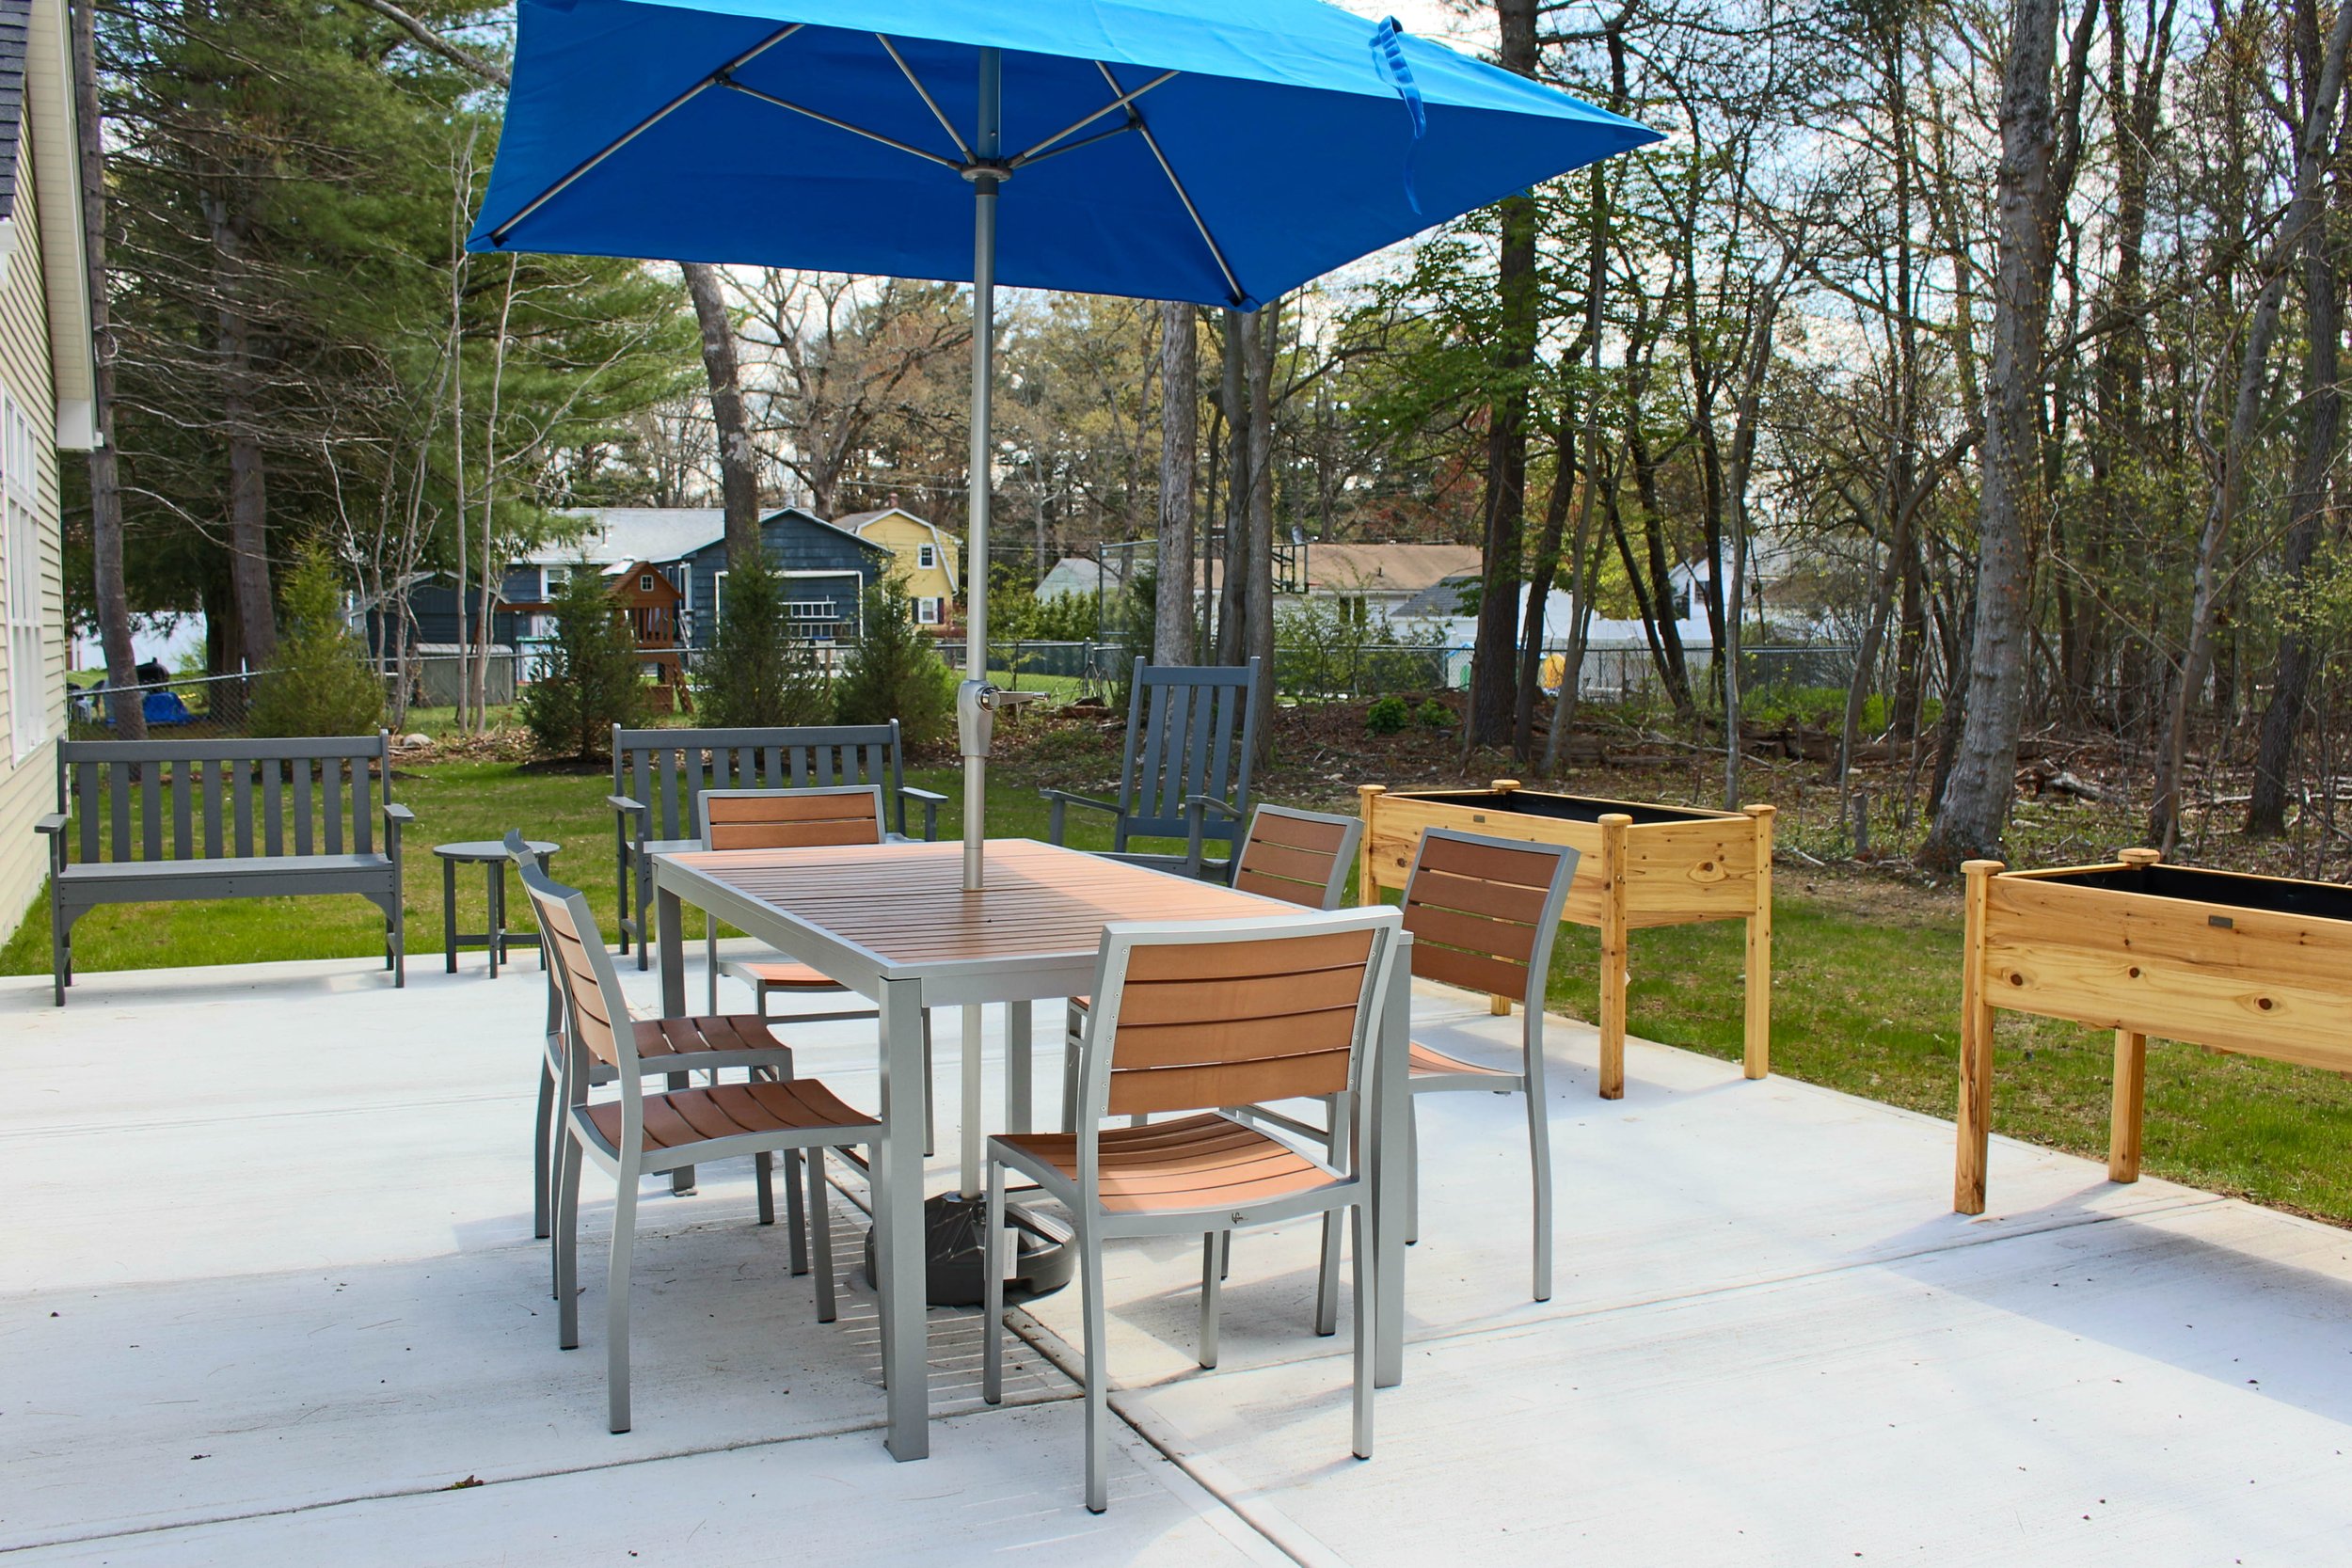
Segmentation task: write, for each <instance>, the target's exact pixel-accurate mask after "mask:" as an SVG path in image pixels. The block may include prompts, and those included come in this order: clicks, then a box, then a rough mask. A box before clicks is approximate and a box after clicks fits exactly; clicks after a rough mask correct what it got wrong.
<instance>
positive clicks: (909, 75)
mask: <svg viewBox="0 0 2352 1568" xmlns="http://www.w3.org/2000/svg"><path fill="white" fill-rule="evenodd" d="M874 38H875V40H876V41H878V42H879V43H881V45H882V47H883V48H884V49H886V50H888V51H889V52H890V57H891V58H892V59H893V60H895V61H897V62H898V71H899V72H900V74H902V75H904V76H905V77H906V79H907V86H909V87H913V88H914V91H915V94H916V96H918V97H920V98H921V99H922V100H923V106H924V107H925V108H927V109H929V110H930V112H931V118H932V119H936V120H937V121H939V128H940V129H941V130H943V131H945V132H946V133H947V139H948V140H949V141H951V142H954V143H955V144H956V151H957V152H959V153H961V155H962V157H963V161H964V162H965V163H967V164H972V163H977V161H978V160H977V159H976V158H974V157H973V156H972V149H971V147H970V145H969V144H968V143H966V142H965V141H964V139H963V137H962V136H961V135H960V134H959V133H958V132H957V130H956V126H955V122H954V121H953V120H951V119H948V118H947V115H946V111H945V110H943V109H942V108H940V106H939V100H937V99H936V98H933V97H932V96H931V90H930V88H929V87H925V86H924V85H923V82H922V79H921V78H920V77H918V76H916V75H915V74H914V67H913V66H911V65H909V64H907V62H906V56H905V55H901V54H899V53H898V45H897V44H895V43H893V42H891V41H890V39H889V37H888V36H887V35H885V34H882V33H876V34H875V35H874Z"/></svg>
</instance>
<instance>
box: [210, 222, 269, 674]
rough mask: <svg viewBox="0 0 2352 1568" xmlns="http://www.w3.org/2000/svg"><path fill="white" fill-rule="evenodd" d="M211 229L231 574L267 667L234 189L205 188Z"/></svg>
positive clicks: (264, 492) (260, 492)
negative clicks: (231, 192)
mask: <svg viewBox="0 0 2352 1568" xmlns="http://www.w3.org/2000/svg"><path fill="white" fill-rule="evenodd" d="M204 212H205V217H206V219H207V220H208V222H209V224H210V226H211V229H212V240H213V266H214V286H215V290H216V291H217V295H218V299H219V306H218V308H217V309H216V310H215V324H216V327H217V332H218V337H217V339H216V340H215V341H216V343H217V348H218V353H219V356H220V360H219V363H220V419H221V427H222V431H223V435H224V437H225V439H226V442H227V445H228V449H229V580H230V587H231V588H232V590H233V591H234V593H235V595H236V605H237V626H238V631H239V635H240V640H241V641H242V642H243V644H244V648H245V658H246V667H247V668H248V669H252V670H266V669H268V668H269V667H270V666H271V665H272V664H274V663H276V662H277V659H278V620H277V612H276V610H275V607H274V606H273V605H272V603H271V600H270V569H269V489H268V472H267V467H266V465H265V463H264V461H263V459H262V444H261V437H260V420H261V410H260V408H259V407H258V406H257V402H256V390H257V384H258V377H257V375H256V373H255V372H254V367H253V324H252V322H250V321H249V320H247V319H246V313H245V306H244V303H243V302H244V295H245V277H244V269H245V218H244V214H242V213H240V212H238V211H237V210H236V206H235V198H233V197H231V196H228V195H224V194H218V193H209V192H208V193H207V194H206V195H205V197H204Z"/></svg>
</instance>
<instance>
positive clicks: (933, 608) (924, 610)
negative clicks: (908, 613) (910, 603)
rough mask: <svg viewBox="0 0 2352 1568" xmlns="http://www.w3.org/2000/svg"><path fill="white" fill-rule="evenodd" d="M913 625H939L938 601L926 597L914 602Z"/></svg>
mask: <svg viewBox="0 0 2352 1568" xmlns="http://www.w3.org/2000/svg"><path fill="white" fill-rule="evenodd" d="M914 624H915V625H916V626H937V625H939V601H938V600H937V599H935V598H928V597H926V598H920V599H917V600H915V601H914Z"/></svg>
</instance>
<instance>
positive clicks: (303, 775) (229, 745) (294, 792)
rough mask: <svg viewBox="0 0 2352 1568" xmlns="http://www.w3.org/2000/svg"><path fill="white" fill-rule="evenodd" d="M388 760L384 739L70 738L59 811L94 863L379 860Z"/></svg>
mask: <svg viewBox="0 0 2352 1568" xmlns="http://www.w3.org/2000/svg"><path fill="white" fill-rule="evenodd" d="M390 758H391V748H390V741H389V736H386V735H385V733H384V732H382V731H380V730H379V731H377V732H376V733H375V734H374V735H338V736H302V737H299V738H289V739H277V740H198V739H184V740H67V741H61V742H59V743H58V746H57V810H58V811H60V812H64V813H69V814H75V815H76V816H77V822H76V827H77V831H76V832H75V834H74V838H75V840H77V841H78V842H77V843H76V845H75V847H74V849H73V858H74V859H75V860H78V861H80V862H82V863H85V864H89V863H96V862H98V861H101V860H104V861H115V862H137V861H193V860H223V859H227V858H229V857H231V856H234V857H236V858H239V859H250V858H254V857H257V856H277V855H367V854H373V853H375V852H376V850H375V819H376V816H377V815H378V813H379V812H380V811H381V810H382V805H381V803H379V801H378V800H377V791H378V790H381V791H382V800H383V801H384V802H389V800H391V764H390ZM346 769H347V770H348V773H349V777H348V778H346V777H345V772H346ZM102 797H103V800H104V808H103V811H102V809H101V807H100V801H101V799H102ZM77 801H78V802H79V803H80V810H79V812H78V813H76V812H75V803H76V802H77Z"/></svg>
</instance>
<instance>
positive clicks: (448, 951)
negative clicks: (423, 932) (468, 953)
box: [441, 856, 457, 974]
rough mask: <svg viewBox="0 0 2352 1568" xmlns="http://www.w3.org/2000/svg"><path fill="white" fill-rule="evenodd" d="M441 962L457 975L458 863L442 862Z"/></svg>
mask: <svg viewBox="0 0 2352 1568" xmlns="http://www.w3.org/2000/svg"><path fill="white" fill-rule="evenodd" d="M441 961H442V964H443V967H444V968H445V970H446V971H447V973H449V974H456V973H457V863H456V862H455V861H453V860H450V859H448V858H447V857H446V856H444V857H443V858H442V861H441Z"/></svg>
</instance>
